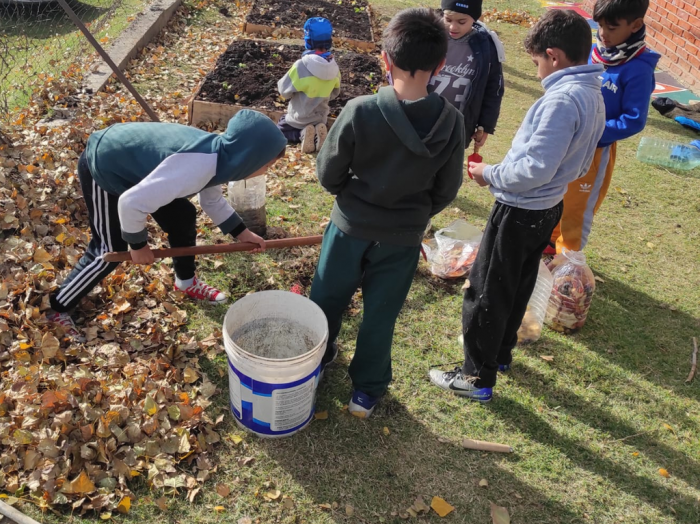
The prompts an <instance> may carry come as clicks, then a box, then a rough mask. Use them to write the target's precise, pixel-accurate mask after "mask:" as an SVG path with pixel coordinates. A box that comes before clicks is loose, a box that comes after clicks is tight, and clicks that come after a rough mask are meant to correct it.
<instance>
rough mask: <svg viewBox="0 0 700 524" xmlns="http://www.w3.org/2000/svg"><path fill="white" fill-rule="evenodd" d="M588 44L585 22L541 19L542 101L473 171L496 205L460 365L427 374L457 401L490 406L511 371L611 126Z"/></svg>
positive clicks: (533, 35) (537, 51)
mask: <svg viewBox="0 0 700 524" xmlns="http://www.w3.org/2000/svg"><path fill="white" fill-rule="evenodd" d="M590 47H591V30H590V27H589V26H588V23H587V22H586V20H585V19H584V18H583V17H582V16H580V15H578V14H576V13H575V12H573V11H560V10H552V11H549V12H548V13H547V14H546V15H544V16H543V17H542V18H541V19H540V20H539V22H537V24H535V26H534V27H533V28H532V30H531V31H530V33H529V35H528V36H527V38H526V39H525V49H526V50H527V51H528V53H529V54H530V55H531V57H532V61H533V62H534V63H535V64H536V65H537V73H538V77H539V78H540V79H541V80H542V85H543V86H544V88H545V94H544V96H543V97H542V98H540V99H539V100H538V101H537V102H535V104H534V105H533V106H532V107H531V108H530V110H529V111H528V113H527V115H526V116H525V120H524V121H523V123H522V125H521V126H520V129H519V130H518V132H517V134H516V135H515V138H514V139H513V144H512V146H511V149H510V151H509V152H508V154H507V155H506V157H505V158H504V159H503V162H501V163H500V164H497V165H493V166H490V165H485V164H481V163H474V162H471V163H470V164H469V169H470V171H471V173H472V175H473V176H474V180H475V181H476V182H477V183H478V184H479V185H480V186H490V190H491V193H492V194H493V196H494V197H496V203H495V204H494V206H493V210H492V211H491V216H490V217H489V220H488V223H487V225H486V229H485V231H484V236H483V238H482V241H481V246H480V248H479V254H478V255H477V258H476V261H475V262H474V266H473V267H472V270H471V273H470V275H469V283H470V286H469V288H468V289H467V290H466V291H465V293H464V302H463V304H462V332H463V336H464V357H465V360H464V365H463V366H461V367H457V368H455V369H454V370H452V371H447V372H444V371H440V370H437V369H434V370H431V371H430V380H431V381H432V382H433V383H434V384H436V385H437V386H439V387H441V388H443V389H446V390H448V391H452V392H453V393H455V394H457V395H460V396H463V397H467V398H470V399H472V400H477V401H480V402H488V401H489V400H491V396H492V388H493V386H494V385H495V384H496V374H497V372H498V371H507V370H508V369H509V367H510V363H511V360H512V355H511V352H512V350H513V348H514V347H515V344H516V342H517V332H518V328H519V327H520V324H521V322H522V320H523V316H524V315H525V309H526V307H527V303H528V300H529V299H530V295H531V294H532V291H533V289H534V287H535V282H536V281H537V271H538V267H539V264H540V259H541V257H542V252H543V251H544V249H545V248H546V247H547V245H548V243H549V238H550V236H551V234H552V231H553V230H554V226H556V225H557V223H558V222H559V219H560V218H561V213H562V208H563V206H562V200H563V198H564V193H566V189H567V186H568V184H569V183H570V182H572V181H573V180H575V179H577V178H579V177H581V176H583V175H584V174H585V173H586V171H587V170H588V167H589V166H590V164H591V161H592V160H593V154H594V152H595V148H596V145H597V143H598V140H600V137H601V136H602V134H603V130H604V129H605V106H604V104H603V97H602V95H601V93H600V80H599V79H598V77H599V75H601V74H602V72H603V67H602V66H601V65H587V61H588V53H589V50H590Z"/></svg>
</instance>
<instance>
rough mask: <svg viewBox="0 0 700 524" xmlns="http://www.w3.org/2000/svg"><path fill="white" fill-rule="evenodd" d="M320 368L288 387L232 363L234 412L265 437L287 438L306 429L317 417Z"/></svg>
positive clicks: (230, 372)
mask: <svg viewBox="0 0 700 524" xmlns="http://www.w3.org/2000/svg"><path fill="white" fill-rule="evenodd" d="M320 370H321V366H320V365H319V366H318V367H317V368H316V369H315V370H314V371H313V372H312V373H310V374H309V375H307V376H306V377H304V378H301V379H299V380H295V381H294V382H287V383H285V384H270V383H268V382H262V381H259V380H255V379H253V378H251V377H249V376H247V375H245V374H244V373H242V372H241V371H239V370H238V369H236V368H235V367H234V366H233V364H232V363H231V362H230V361H229V390H230V396H231V399H230V403H231V411H232V412H233V414H234V416H235V417H236V418H237V419H238V420H239V421H240V422H241V424H243V425H244V426H245V427H246V428H248V429H250V430H251V431H254V432H256V433H260V434H263V435H286V434H289V433H294V432H295V431H297V430H299V429H300V428H302V427H304V426H305V425H306V424H308V422H309V421H310V420H311V417H313V414H314V400H315V395H316V382H317V378H318V374H319V372H320Z"/></svg>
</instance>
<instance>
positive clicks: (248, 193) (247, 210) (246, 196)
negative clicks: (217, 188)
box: [228, 175, 267, 236]
mask: <svg viewBox="0 0 700 524" xmlns="http://www.w3.org/2000/svg"><path fill="white" fill-rule="evenodd" d="M266 183H267V177H266V176H264V175H263V176H258V177H255V178H250V179H248V180H239V181H237V182H229V184H228V201H229V202H230V204H231V207H233V209H235V210H236V212H237V213H238V214H239V215H240V217H241V218H242V219H243V222H244V223H245V225H246V227H247V228H248V229H250V230H251V231H252V232H253V233H255V234H256V235H260V236H264V235H265V234H266V233H267V214H266V212H265V196H266Z"/></svg>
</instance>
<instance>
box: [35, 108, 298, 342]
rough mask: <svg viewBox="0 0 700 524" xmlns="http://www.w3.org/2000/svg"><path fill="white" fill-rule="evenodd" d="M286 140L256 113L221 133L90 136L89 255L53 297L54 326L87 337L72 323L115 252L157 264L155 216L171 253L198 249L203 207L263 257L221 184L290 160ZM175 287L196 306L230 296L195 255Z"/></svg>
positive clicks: (183, 262) (178, 264) (163, 126)
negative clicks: (207, 276)
mask: <svg viewBox="0 0 700 524" xmlns="http://www.w3.org/2000/svg"><path fill="white" fill-rule="evenodd" d="M286 144H287V140H286V139H285V138H284V135H283V134H282V132H281V131H280V130H279V129H277V127H276V126H275V124H274V123H273V122H272V121H271V120H270V119H269V118H268V117H266V116H265V115H263V114H261V113H257V112H255V111H250V110H243V111H240V112H238V113H237V114H236V115H235V116H234V117H233V118H232V119H231V120H230V121H229V123H228V126H227V128H226V132H225V133H223V134H222V135H218V134H215V133H207V132H206V131H202V130H200V129H197V128H194V127H189V126H183V125H180V124H170V123H160V122H143V123H141V122H139V123H128V124H115V125H113V126H110V127H108V128H106V129H103V130H101V131H97V132H96V133H93V134H92V135H91V136H90V138H89V139H88V142H87V147H86V148H85V151H84V152H83V154H82V155H81V156H80V160H78V177H79V179H80V187H81V189H82V191H83V197H84V198H85V204H86V206H87V209H88V214H89V219H90V232H91V239H90V244H89V245H88V249H87V251H86V252H85V254H84V255H83V257H82V258H81V259H80V260H79V261H78V263H77V264H76V266H75V268H73V271H71V273H70V274H69V275H68V276H67V277H66V279H65V280H64V281H63V283H62V284H61V285H60V287H59V288H58V289H57V290H55V291H54V292H53V293H52V294H51V296H50V301H51V308H52V310H51V311H49V312H48V313H47V318H48V319H49V320H50V321H52V322H53V323H55V324H58V325H60V326H61V327H62V328H63V330H64V331H65V332H66V334H68V335H69V336H71V337H74V338H79V337H80V334H79V332H78V330H77V329H76V327H75V324H74V323H73V320H72V318H71V317H70V315H69V311H71V310H72V309H73V308H74V307H75V306H76V305H78V303H79V302H80V300H81V299H82V298H83V297H84V296H85V295H87V294H88V293H89V292H90V291H91V290H92V289H93V288H94V287H95V286H96V285H97V284H98V283H99V282H100V281H101V280H102V279H103V278H104V277H106V276H107V275H109V274H110V273H111V272H112V271H113V270H114V268H116V267H117V266H118V265H119V264H118V263H116V262H112V263H110V262H105V261H104V260H102V255H103V254H104V253H107V252H109V251H126V249H127V248H130V249H131V259H132V260H133V261H134V262H136V263H137V264H151V263H153V260H154V259H153V252H152V251H151V248H150V247H149V246H148V231H147V230H146V221H147V219H148V215H149V214H150V215H152V216H153V219H154V220H155V221H156V223H158V225H159V226H160V227H161V228H162V229H163V231H165V232H166V233H167V234H168V242H169V243H170V246H171V247H188V246H194V245H195V243H196V239H197V225H196V219H197V210H196V208H195V207H194V205H193V204H192V202H190V201H189V198H190V197H192V196H194V195H197V194H198V196H199V204H200V205H201V206H202V209H203V210H204V212H205V213H207V214H208V215H209V216H210V217H211V219H212V220H213V221H214V223H215V224H217V225H218V226H219V228H220V229H221V231H222V232H223V233H224V234H231V235H232V236H233V237H234V238H236V239H238V240H240V241H241V242H253V243H256V244H258V245H259V246H260V248H259V249H260V250H262V249H265V241H264V240H263V239H262V238H260V237H259V236H258V235H256V234H255V233H253V232H252V231H250V230H248V229H247V228H246V226H245V224H244V223H243V221H242V220H241V217H240V216H238V214H237V213H236V212H235V211H234V210H233V208H231V206H230V205H229V203H228V202H227V201H226V199H225V198H224V197H223V194H222V191H221V185H222V184H225V183H227V182H230V181H232V180H243V179H245V178H252V177H255V176H260V175H262V174H264V173H265V171H267V169H268V168H269V167H270V166H271V165H272V164H274V163H275V162H276V161H277V159H279V158H281V157H282V156H284V150H285V147H286ZM173 268H174V270H175V277H176V278H175V288H176V289H177V290H179V291H182V292H183V293H184V294H185V295H187V296H189V297H190V298H193V299H196V300H206V301H209V302H211V303H221V302H223V301H224V300H226V295H224V294H223V293H222V292H221V291H219V290H218V289H216V288H213V287H211V286H208V285H207V284H206V283H204V282H203V281H201V280H199V279H197V277H196V275H195V260H194V257H192V256H189V257H177V258H174V259H173Z"/></svg>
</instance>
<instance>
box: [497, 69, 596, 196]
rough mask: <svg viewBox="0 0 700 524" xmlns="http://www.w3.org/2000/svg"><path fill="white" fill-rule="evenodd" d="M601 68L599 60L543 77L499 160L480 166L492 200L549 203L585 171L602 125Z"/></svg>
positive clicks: (562, 194) (591, 158)
mask: <svg viewBox="0 0 700 524" xmlns="http://www.w3.org/2000/svg"><path fill="white" fill-rule="evenodd" d="M602 73H603V66H602V65H598V64H594V65H581V66H575V67H569V68H566V69H562V70H561V71H557V72H555V73H553V74H551V75H549V76H548V77H547V78H545V79H544V80H543V81H542V86H543V87H544V88H545V94H544V96H543V97H542V98H540V99H539V100H538V101H537V102H535V103H534V104H533V106H532V107H531V108H530V110H529V111H528V112H527V115H526V116H525V120H524V121H523V123H522V124H521V126H520V129H519V130H518V132H517V133H516V135H515V138H514V139H513V144H512V145H511V148H510V151H508V154H507V155H506V157H505V158H504V159H503V162H501V163H500V164H496V165H493V166H487V167H486V169H485V170H484V180H486V182H488V183H489V184H490V186H491V187H490V189H491V193H492V194H493V196H494V197H496V200H498V201H499V202H501V203H503V204H507V205H509V206H513V207H519V208H523V209H549V208H550V207H553V206H555V205H557V204H558V203H559V202H561V201H562V199H563V198H564V193H566V188H567V186H568V185H569V183H570V182H572V181H574V180H576V179H577V178H580V177H581V176H583V175H584V174H585V173H586V172H587V171H588V168H589V167H590V165H591V162H592V161H593V155H594V154H595V148H596V145H597V144H598V141H599V140H600V137H601V136H602V135H603V131H604V130H605V105H604V104H603V96H602V95H601V93H600V87H601V86H600V79H599V78H598V77H599V76H600V75H601V74H602Z"/></svg>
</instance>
